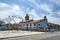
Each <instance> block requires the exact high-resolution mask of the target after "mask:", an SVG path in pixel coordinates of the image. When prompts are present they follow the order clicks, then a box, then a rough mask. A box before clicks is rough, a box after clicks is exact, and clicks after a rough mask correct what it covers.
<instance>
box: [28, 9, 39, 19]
mask: <svg viewBox="0 0 60 40" xmlns="http://www.w3.org/2000/svg"><path fill="white" fill-rule="evenodd" d="M28 14H29V15H32V16H33V17H31V19H32V18H33V19H35V20H36V19H40V17H39V16H38V15H37V14H36V12H35V10H34V9H32V10H31V11H30V12H29V13H28Z"/></svg>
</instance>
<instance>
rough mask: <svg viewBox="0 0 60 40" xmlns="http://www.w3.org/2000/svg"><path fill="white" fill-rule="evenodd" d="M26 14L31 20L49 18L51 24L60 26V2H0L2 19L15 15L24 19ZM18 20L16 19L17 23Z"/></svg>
mask: <svg viewBox="0 0 60 40" xmlns="http://www.w3.org/2000/svg"><path fill="white" fill-rule="evenodd" d="M26 13H28V14H29V16H30V19H32V18H33V19H35V20H37V19H43V17H44V16H47V19H48V21H49V22H52V23H55V24H60V0H0V19H5V18H7V17H8V16H13V15H15V16H16V15H18V16H21V17H23V19H24V17H25V15H26ZM48 13H49V14H48ZM1 17H2V18H1ZM18 20H20V19H15V21H16V22H18Z"/></svg>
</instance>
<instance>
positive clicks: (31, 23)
mask: <svg viewBox="0 0 60 40" xmlns="http://www.w3.org/2000/svg"><path fill="white" fill-rule="evenodd" d="M47 23H48V21H47V18H46V16H44V18H43V19H41V20H33V19H31V20H29V15H28V14H26V16H25V21H21V22H20V23H19V24H20V25H19V29H24V30H40V29H44V30H46V29H48V25H47Z"/></svg>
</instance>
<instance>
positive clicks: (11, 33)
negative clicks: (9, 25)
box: [0, 31, 45, 38]
mask: <svg viewBox="0 0 60 40" xmlns="http://www.w3.org/2000/svg"><path fill="white" fill-rule="evenodd" d="M44 33H45V32H30V31H0V38H9V37H16V36H24V35H31V34H44Z"/></svg>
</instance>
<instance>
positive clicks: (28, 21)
mask: <svg viewBox="0 0 60 40" xmlns="http://www.w3.org/2000/svg"><path fill="white" fill-rule="evenodd" d="M41 21H44V19H42V20H25V21H23V22H22V21H21V22H20V23H19V24H21V23H38V22H41Z"/></svg>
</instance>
